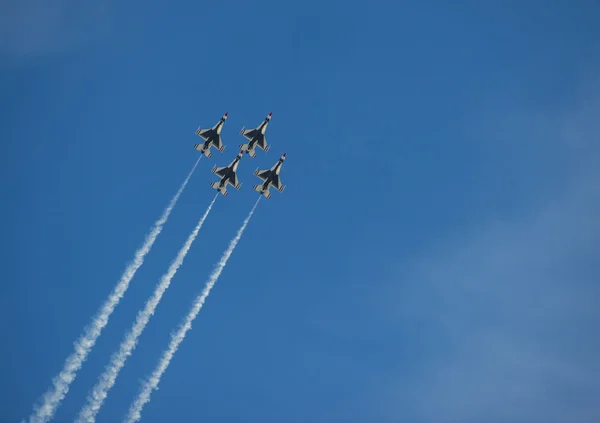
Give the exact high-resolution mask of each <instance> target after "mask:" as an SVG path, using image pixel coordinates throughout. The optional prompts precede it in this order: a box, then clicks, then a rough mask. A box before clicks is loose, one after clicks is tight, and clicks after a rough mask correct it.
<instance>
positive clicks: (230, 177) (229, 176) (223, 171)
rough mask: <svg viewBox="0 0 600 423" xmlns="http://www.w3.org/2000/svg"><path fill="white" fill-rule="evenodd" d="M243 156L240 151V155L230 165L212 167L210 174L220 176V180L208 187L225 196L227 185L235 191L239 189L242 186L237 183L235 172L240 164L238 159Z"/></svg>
mask: <svg viewBox="0 0 600 423" xmlns="http://www.w3.org/2000/svg"><path fill="white" fill-rule="evenodd" d="M243 155H244V152H243V151H240V153H239V154H238V155H237V156H236V157H235V159H233V161H232V162H231V163H229V165H228V166H225V167H216V166H214V167H213V168H212V173H215V174H217V175H218V176H220V177H221V180H220V181H219V182H211V184H210V186H211V187H213V188H214V189H216V190H217V191H219V192H220V193H221V194H223V195H225V196H226V195H227V184H229V185H231V186H233V187H234V188H235V189H240V187H241V186H242V184H240V183H239V182H238V178H237V174H236V173H235V172H236V171H237V167H238V165H239V164H240V159H241V158H242V156H243Z"/></svg>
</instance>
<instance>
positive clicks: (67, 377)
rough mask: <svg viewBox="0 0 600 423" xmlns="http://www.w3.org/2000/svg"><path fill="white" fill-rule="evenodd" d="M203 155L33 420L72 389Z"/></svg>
mask: <svg viewBox="0 0 600 423" xmlns="http://www.w3.org/2000/svg"><path fill="white" fill-rule="evenodd" d="M201 158H202V156H200V157H199V158H198V160H196V163H195V164H194V167H192V170H191V171H190V173H188V175H187V177H186V178H185V181H183V184H181V187H179V190H178V191H177V193H176V194H175V196H174V197H173V198H172V199H171V202H170V203H169V205H168V206H167V208H166V209H165V211H164V212H163V214H162V216H161V217H160V219H158V220H157V221H156V222H154V226H153V227H152V230H151V231H150V233H149V234H148V235H146V239H145V240H144V243H143V244H142V246H141V247H140V248H139V249H138V250H137V251H136V252H135V255H134V257H133V260H132V261H131V262H130V263H129V264H128V265H127V267H126V268H125V271H124V272H123V274H122V275H121V279H119V282H118V283H117V285H116V286H115V288H114V289H113V291H112V292H111V293H110V296H109V297H108V299H107V300H106V301H105V303H104V304H103V305H102V307H101V308H100V309H99V310H98V312H97V313H96V315H95V316H94V318H93V319H92V321H91V324H89V325H88V326H86V327H85V329H84V333H83V335H82V336H81V337H80V338H79V339H78V340H77V341H75V343H74V345H75V351H73V352H72V353H71V355H69V356H68V357H67V360H66V361H65V365H64V367H63V369H62V370H61V372H60V373H59V374H58V375H57V376H56V377H55V378H54V379H53V380H52V385H53V386H52V387H50V389H49V390H48V391H47V392H46V393H45V394H44V396H43V397H42V399H41V405H36V406H35V407H34V410H33V414H32V415H31V416H30V417H29V422H30V423H46V422H47V421H49V420H50V419H51V418H52V417H53V416H54V413H55V412H56V409H57V408H58V406H59V405H60V403H61V401H62V400H63V399H64V398H65V396H66V395H67V393H68V392H69V386H70V385H71V382H73V380H75V377H76V376H77V372H78V371H79V369H80V368H81V366H82V365H83V362H84V361H85V360H86V358H87V356H88V354H89V353H90V351H91V349H92V348H93V347H94V345H95V344H96V340H97V339H98V337H99V336H100V334H101V333H102V329H104V327H105V326H106V324H107V323H108V318H109V317H110V315H111V314H112V312H113V311H114V309H115V307H116V306H117V304H119V301H120V300H121V298H123V295H125V291H127V288H128V287H129V283H130V282H131V279H133V276H134V275H135V272H137V270H138V269H139V268H140V266H141V265H142V264H143V263H144V258H145V257H146V255H147V254H148V253H149V252H150V249H151V248H152V245H154V241H156V238H157V237H158V235H159V234H160V233H161V231H162V229H163V226H164V224H165V223H166V222H167V219H168V218H169V215H170V214H171V211H172V210H173V207H175V204H176V203H177V200H179V196H180V195H181V193H182V192H183V190H184V188H185V186H186V185H187V183H188V181H189V180H190V178H191V176H192V174H193V173H194V170H196V166H198V163H199V162H200V159H201Z"/></svg>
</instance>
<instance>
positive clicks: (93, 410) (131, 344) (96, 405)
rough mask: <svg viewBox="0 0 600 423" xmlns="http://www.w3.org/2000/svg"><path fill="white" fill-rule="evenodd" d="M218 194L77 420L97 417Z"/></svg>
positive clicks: (79, 422) (165, 275)
mask: <svg viewBox="0 0 600 423" xmlns="http://www.w3.org/2000/svg"><path fill="white" fill-rule="evenodd" d="M218 195H219V193H216V194H215V197H214V198H213V200H212V202H211V203H210V205H209V206H208V208H207V209H206V212H204V215H203V216H202V217H201V218H200V220H199V221H198V224H197V225H196V227H195V228H194V230H193V231H192V233H191V234H190V236H189V237H188V239H187V240H186V241H185V244H183V247H181V250H179V253H178V254H177V257H175V260H173V262H172V263H171V266H169V269H168V270H167V273H165V274H164V275H163V276H162V278H161V279H160V282H159V283H158V285H156V289H155V290H154V293H153V294H152V297H150V299H149V300H148V301H147V302H146V305H145V306H144V309H143V310H141V311H140V312H139V313H138V315H137V318H136V320H135V323H134V324H133V326H132V327H131V330H130V331H129V332H128V333H127V334H126V335H125V338H124V339H123V342H121V345H120V347H119V350H118V351H117V352H116V353H114V354H113V355H112V357H111V359H110V363H109V364H108V366H106V369H105V370H104V373H102V375H100V378H99V379H98V382H97V383H96V386H94V388H93V389H92V392H90V394H89V395H88V398H87V404H86V405H85V406H84V407H83V409H82V410H81V412H80V413H79V417H78V418H77V422H78V423H84V422H87V423H92V422H94V421H95V420H96V415H97V414H98V411H99V410H100V407H102V403H103V402H104V400H105V399H106V396H107V395H108V391H110V389H111V388H112V387H113V386H114V384H115V381H116V379H117V376H118V375H119V372H120V371H121V369H122V368H123V366H124V365H125V362H126V361H127V357H129V356H130V355H131V353H132V351H133V350H134V348H135V347H136V345H137V342H138V339H139V337H140V335H141V334H142V332H143V331H144V328H145V327H146V325H147V324H148V321H150V317H152V315H153V314H154V311H155V310H156V307H157V306H158V303H159V302H160V300H161V298H162V296H163V294H164V293H165V291H166V290H167V289H168V288H169V285H170V284H171V280H172V279H173V276H175V273H177V270H178V269H179V267H181V265H182V264H183V260H184V259H185V256H186V255H187V253H188V251H189V250H190V247H191V246H192V243H193V242H194V240H195V239H196V237H197V236H198V232H199V231H200V228H202V225H203V224H204V221H205V220H206V217H207V216H208V214H209V213H210V210H211V209H212V206H213V204H215V201H216V200H217V196H218Z"/></svg>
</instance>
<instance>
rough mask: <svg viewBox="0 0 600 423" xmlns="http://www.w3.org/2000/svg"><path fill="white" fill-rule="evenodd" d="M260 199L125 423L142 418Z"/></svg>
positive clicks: (218, 264)
mask: <svg viewBox="0 0 600 423" xmlns="http://www.w3.org/2000/svg"><path fill="white" fill-rule="evenodd" d="M260 199H261V197H258V200H256V203H255V204H254V207H252V210H250V213H249V214H248V217H246V220H244V223H242V226H241V227H240V229H238V232H237V234H236V235H235V238H233V239H232V240H231V242H230V243H229V247H227V250H225V252H224V253H223V256H222V257H221V260H219V262H218V263H217V265H216V266H215V269H214V270H213V272H212V274H211V275H210V277H209V278H208V281H207V282H206V285H205V287H204V290H203V291H202V293H201V294H200V295H199V296H198V297H196V300H195V301H194V304H193V305H192V308H191V310H190V312H189V313H188V315H187V316H186V318H185V319H184V321H183V322H182V323H181V325H180V326H179V329H178V330H177V332H176V333H175V334H173V335H171V342H170V343H169V347H168V348H167V349H166V350H165V351H164V352H163V355H162V357H161V359H160V361H159V362H158V365H157V366H156V368H155V369H154V371H153V372H152V375H151V376H150V378H149V379H148V380H146V381H145V382H144V383H143V385H142V389H141V390H140V393H139V394H138V396H137V398H136V399H135V401H134V402H133V403H132V404H131V407H130V408H129V413H128V415H127V417H126V418H125V420H124V422H125V423H135V422H137V421H139V420H140V419H141V418H142V414H141V413H142V408H144V405H146V403H147V402H148V401H150V395H151V394H152V391H153V390H155V389H157V388H158V383H159V382H160V378H161V376H162V375H163V373H164V372H165V370H167V367H168V366H169V363H170V362H171V360H172V359H173V356H174V355H175V353H176V352H177V349H178V348H179V345H180V344H181V343H182V342H183V339H184V338H185V335H186V333H187V331H188V330H190V329H191V328H192V322H193V321H194V319H195V318H196V316H197V315H198V313H199V312H200V309H201V308H202V306H203V305H204V301H205V300H206V297H208V294H210V290H211V289H212V287H213V286H214V284H215V283H216V282H217V279H219V276H220V275H221V272H222V271H223V268H224V267H225V265H226V264H227V260H229V257H230V256H231V254H232V253H233V250H234V249H235V247H236V245H237V243H238V242H239V240H240V238H241V237H242V234H243V233H244V230H245V229H246V226H247V225H248V222H249V221H250V218H251V217H252V214H253V213H254V210H256V206H258V202H259V201H260Z"/></svg>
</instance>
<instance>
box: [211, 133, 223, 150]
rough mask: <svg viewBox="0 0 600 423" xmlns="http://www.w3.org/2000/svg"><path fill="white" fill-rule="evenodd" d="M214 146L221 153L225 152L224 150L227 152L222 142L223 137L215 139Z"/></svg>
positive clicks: (218, 136)
mask: <svg viewBox="0 0 600 423" xmlns="http://www.w3.org/2000/svg"><path fill="white" fill-rule="evenodd" d="M213 145H214V146H215V147H216V148H217V150H219V151H220V152H221V153H222V152H223V150H225V147H223V141H221V136H220V135H217V136H216V137H215V139H214V140H213Z"/></svg>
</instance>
